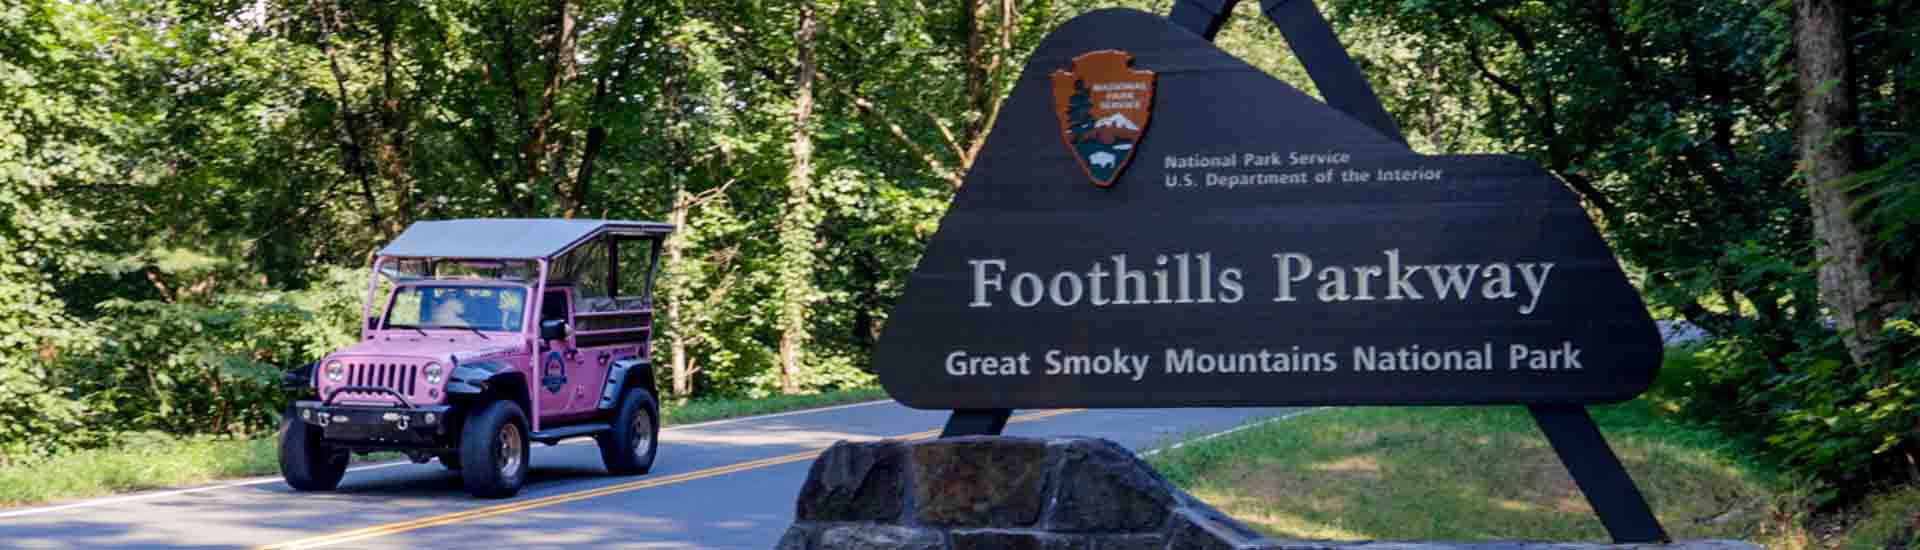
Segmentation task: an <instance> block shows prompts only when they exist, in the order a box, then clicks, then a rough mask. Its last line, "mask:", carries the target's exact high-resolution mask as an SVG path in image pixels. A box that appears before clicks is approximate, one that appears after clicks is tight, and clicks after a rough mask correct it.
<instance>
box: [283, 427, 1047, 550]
mask: <svg viewBox="0 0 1920 550" xmlns="http://www.w3.org/2000/svg"><path fill="white" fill-rule="evenodd" d="M1081 410H1082V409H1059V410H1051V411H1042V412H1036V413H1029V414H1023V415H1019V416H1015V417H1013V418H1010V419H1008V420H1007V422H1008V423H1017V422H1032V421H1035V420H1040V419H1043V418H1050V417H1055V416H1060V415H1063V414H1068V413H1073V412H1079V411H1081ZM937 435H940V430H927V431H924V432H914V433H910V434H906V435H899V436H894V437H891V438H887V439H897V440H902V441H916V440H921V439H928V438H932V437H934V436H937ZM876 439H878V438H876ZM823 449H825V447H821V448H816V449H812V450H808V451H803V452H798V453H793V454H790V455H784V456H776V457H771V458H762V459H759V460H750V461H747V462H737V463H733V464H728V465H725V466H716V467H713V468H708V469H705V470H695V471H692V472H687V473H683V474H674V475H670V476H666V477H658V478H653V479H642V480H637V481H629V482H626V483H619V484H614V485H608V486H605V487H596V488H592V489H585V490H581V491H576V492H571V493H561V494H557V495H549V496H544V497H540V498H535V499H528V500H521V501H514V502H508V503H505V504H496V505H493V506H483V507H480V508H475V509H472V510H466V511H461V512H453V513H449V514H441V515H437V516H429V517H424V518H420V519H414V520H408V521H402V522H396V523H389V524H385V525H375V526H372V527H363V528H360V529H354V530H351V531H341V532H339V533H334V534H331V535H321V536H317V537H310V538H304V539H300V540H295V541H291V542H283V543H279V544H270V545H266V546H261V547H259V548H260V550H292V549H296V548H322V547H327V546H333V545H337V544H345V543H349V542H354V541H361V540H366V539H370V538H375V537H383V536H387V535H394V534H399V533H405V532H408V531H415V530H419V529H426V528H428V527H436V526H440V525H446V524H449V523H456V522H461V521H468V520H477V519H482V518H490V517H494V516H499V515H504V514H511V513H514V512H519V511H522V510H531V509H534V508H544V507H547V506H553V505H556V504H566V503H569V502H575V501H581V500H586V499H590V498H594V497H601V496H606V495H611V494H616V493H625V492H629V491H638V490H641V489H646V488H649V487H659V486H662V485H672V484H675V483H683V482H688V481H694V480H699V479H706V478H710V477H715V476H723V475H727V474H731V473H737V472H743V471H747V470H753V469H757V468H765V467H768V466H777V465H781V464H791V463H794V462H800V461H803V460H811V459H813V458H814V457H817V456H820V451H821V450H823Z"/></svg>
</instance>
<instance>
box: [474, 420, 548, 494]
mask: <svg viewBox="0 0 1920 550" xmlns="http://www.w3.org/2000/svg"><path fill="white" fill-rule="evenodd" d="M527 436H528V433H527V415H526V413H525V412H522V411H521V410H520V405H519V404H517V403H514V402H512V401H495V402H493V403H490V404H488V405H487V406H486V408H483V409H481V410H480V413H479V414H475V415H473V416H469V417H467V422H466V425H465V426H463V427H462V428H461V430H460V458H459V460H458V462H459V463H460V466H461V468H460V478H461V480H462V481H464V482H465V483H466V486H467V492H469V493H473V496H477V497H481V498H506V497H510V496H513V495H515V494H517V493H519V492H520V486H521V485H522V484H524V483H526V481H527V469H528V464H527V459H528V458H529V457H530V454H529V449H530V446H529V445H528V443H529V442H530V441H531V440H530V439H528V438H527Z"/></svg>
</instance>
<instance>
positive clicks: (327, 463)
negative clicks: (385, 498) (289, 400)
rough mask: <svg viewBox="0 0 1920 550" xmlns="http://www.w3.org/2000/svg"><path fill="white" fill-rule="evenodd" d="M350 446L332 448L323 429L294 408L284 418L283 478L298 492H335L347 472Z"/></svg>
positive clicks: (281, 461) (281, 421)
mask: <svg viewBox="0 0 1920 550" xmlns="http://www.w3.org/2000/svg"><path fill="white" fill-rule="evenodd" d="M347 457H348V455H347V451H346V449H329V448H327V445H326V443H325V442H323V441H321V440H320V429H319V428H317V427H314V426H313V425H311V424H307V423H306V422H305V421H302V420H300V418H299V417H297V416H296V413H295V412H294V410H293V409H292V408H288V409H287V415H286V417H285V418H282V419H280V477H282V478H285V479H286V480H287V485H288V486H291V487H293V490H295V491H331V490H333V488H334V487H339V486H340V477H341V476H344V475H346V473H347Z"/></svg>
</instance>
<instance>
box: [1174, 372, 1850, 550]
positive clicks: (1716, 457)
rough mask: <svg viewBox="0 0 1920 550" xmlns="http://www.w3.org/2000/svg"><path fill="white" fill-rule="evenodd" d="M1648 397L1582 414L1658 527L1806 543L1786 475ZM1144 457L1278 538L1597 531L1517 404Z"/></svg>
mask: <svg viewBox="0 0 1920 550" xmlns="http://www.w3.org/2000/svg"><path fill="white" fill-rule="evenodd" d="M1688 374H1689V373H1687V372H1683V371H1682V372H1675V373H1674V375H1675V376H1673V377H1671V378H1673V379H1676V380H1677V379H1684V378H1685V376H1687V375H1688ZM1663 378H1669V377H1667V376H1666V375H1664V374H1663ZM1670 383H1674V382H1672V381H1670V380H1663V381H1662V382H1661V387H1662V388H1671V386H1668V384H1670ZM1662 391H1665V390H1655V391H1654V392H1650V393H1649V396H1648V397H1643V398H1642V399H1637V400H1634V401H1631V402H1628V403H1624V404H1620V405H1613V406H1606V407H1595V408H1593V414H1594V417H1595V419H1596V421H1597V422H1598V423H1599V424H1600V426H1601V429H1602V430H1603V431H1604V432H1605V433H1606V434H1607V437H1608V439H1609V441H1610V442H1611V443H1612V445H1613V447H1614V450H1615V452H1616V454H1618V455H1620V458H1621V460H1622V461H1623V462H1624V463H1625V464H1626V466H1627V470H1628V471H1629V473H1631V474H1632V475H1633V477H1634V479H1635V480H1636V481H1638V483H1639V486H1640V488H1641V490H1642V491H1643V492H1645V493H1646V496H1647V498H1648V501H1649V502H1650V504H1651V505H1652V507H1653V509H1654V512H1655V515H1657V516H1659V518H1660V521H1661V523H1662V524H1664V525H1665V526H1666V528H1667V530H1668V532H1669V534H1671V535H1672V536H1674V537H1675V538H1683V539H1692V538H1736V539H1746V540H1753V541H1756V542H1760V543H1762V544H1765V545H1767V546H1768V547H1770V548H1782V547H1785V548H1804V547H1806V546H1807V545H1806V544H1805V542H1804V541H1806V540H1808V537H1807V536H1806V535H1805V534H1804V533H1801V532H1800V531H1801V529H1799V528H1797V527H1795V525H1797V524H1798V523H1797V520H1796V519H1795V518H1796V517H1798V512H1799V511H1801V510H1804V509H1805V507H1804V505H1803V504H1802V503H1801V500H1800V499H1799V498H1798V497H1796V496H1795V495H1796V494H1797V493H1796V491H1794V490H1792V489H1790V488H1788V485H1789V484H1788V483H1787V481H1786V480H1785V479H1784V476H1783V475H1782V474H1780V473H1779V472H1776V471H1773V470H1770V469H1769V468H1768V467H1766V466H1763V465H1760V464H1756V463H1753V462H1750V461H1747V460H1744V459H1743V456H1744V454H1743V453H1742V452H1741V450H1740V448H1739V447H1737V446H1736V445H1735V444H1732V443H1729V442H1728V440H1727V439H1725V438H1724V437H1723V436H1721V435H1720V434H1718V433H1715V432H1712V431H1709V430H1707V429H1704V428H1697V427H1692V426H1685V425H1681V424H1678V423H1676V422H1673V421H1671V420H1667V419H1664V418H1663V417H1662V416H1661V414H1662V407H1661V401H1660V394H1661V393H1662ZM1150 462H1152V463H1153V464H1154V465H1155V466H1156V467H1158V468H1160V470H1161V472H1162V473H1164V474H1165V475H1166V476H1167V477H1168V479H1170V480H1172V481H1174V482H1175V483H1177V484H1179V485H1181V486H1182V487H1184V488H1186V489H1187V490H1188V491H1189V492H1191V493H1193V494H1194V496H1197V497H1199V498H1201V499H1202V500H1205V501H1207V502H1209V503H1212V504H1214V505H1215V506H1216V507H1218V508H1220V509H1221V511H1223V512H1226V513H1227V514H1229V515H1232V516H1234V517H1237V518H1240V519H1241V520H1243V521H1246V522H1247V523H1249V525H1251V526H1253V527H1254V528H1256V529H1259V530H1261V531H1262V532H1264V533H1266V534H1268V535H1270V536H1274V537H1278V538H1291V539H1373V540H1394V539H1447V540H1487V539H1550V540H1604V539H1605V538H1606V531H1605V530H1604V529H1603V528H1602V527H1601V525H1600V523H1599V521H1598V520H1597V519H1596V518H1595V516H1594V515H1593V511H1592V508H1591V507H1590V506H1589V505H1588V504H1587V502H1586V499H1585V497H1584V496H1583V495H1582V494H1581V492H1580V491H1579V489H1578V488H1577V487H1576V486H1575V485H1574V483H1573V480H1572V478H1571V477H1569V476H1568V475H1567V473H1566V469H1565V467H1564V466H1562V465H1561V464H1560V462H1559V459H1558V458H1557V457H1556V455H1554V453H1553V451H1552V448H1551V447H1550V446H1549V445H1548V443H1547V441H1546V438H1545V437H1544V436H1543V435H1541V433H1540V431H1539V428H1538V427H1537V426H1536V425H1535V424H1534V423H1533V421H1532V418H1531V417H1530V416H1528V415H1527V414H1526V411H1525V410H1524V409H1523V408H1520V407H1470V408H1469V407H1457V408H1339V409H1329V410H1326V411H1322V412H1319V413H1316V414H1310V415H1305V416H1301V417H1299V418H1296V419H1292V420H1288V421H1285V422H1276V423H1271V424H1267V425H1265V426H1261V427H1258V428H1253V429H1249V430H1246V431H1243V432H1240V433H1237V434H1234V435H1231V436H1227V437H1222V438H1219V439H1215V440H1212V441H1207V442H1204V443H1199V444H1194V445H1187V446H1185V447H1183V448H1181V449H1178V450H1174V451H1170V452H1167V453H1162V454H1160V455H1158V456H1155V457H1154V458H1153V459H1152V460H1151V461H1150ZM1862 550H1864V549H1862Z"/></svg>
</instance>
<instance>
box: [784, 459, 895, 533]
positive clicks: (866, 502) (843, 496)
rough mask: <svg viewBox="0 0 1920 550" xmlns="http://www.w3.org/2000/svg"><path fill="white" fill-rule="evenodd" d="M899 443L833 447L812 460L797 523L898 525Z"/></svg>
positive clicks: (796, 512) (798, 507)
mask: <svg viewBox="0 0 1920 550" xmlns="http://www.w3.org/2000/svg"><path fill="white" fill-rule="evenodd" d="M906 458H907V453H906V446H905V445H904V444H902V443H900V442H898V441H876V442H872V443H848V442H845V441H842V442H839V443H835V444H834V445H833V447H830V448H828V449H827V450H826V452H823V453H821V454H820V458H818V459H816V460H814V461H813V468H812V469H810V470H808V471H807V481H806V483H804V484H802V485H801V486H800V499H799V502H798V503H797V509H796V510H795V512H794V513H795V516H797V517H798V518H799V519H800V521H881V522H897V521H898V520H899V519H900V513H901V510H902V509H903V508H904V506H903V504H902V503H901V497H902V493H903V490H902V489H903V488H904V483H903V482H904V481H905V475H904V472H905V470H906Z"/></svg>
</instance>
